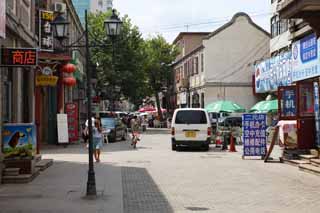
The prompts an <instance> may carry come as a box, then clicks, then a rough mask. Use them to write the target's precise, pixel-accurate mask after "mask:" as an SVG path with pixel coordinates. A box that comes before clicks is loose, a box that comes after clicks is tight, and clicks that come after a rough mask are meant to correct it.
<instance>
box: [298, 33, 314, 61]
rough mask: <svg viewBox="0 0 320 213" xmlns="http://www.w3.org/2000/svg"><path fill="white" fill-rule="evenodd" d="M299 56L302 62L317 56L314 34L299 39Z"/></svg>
mask: <svg viewBox="0 0 320 213" xmlns="http://www.w3.org/2000/svg"><path fill="white" fill-rule="evenodd" d="M300 57H301V61H302V63H308V62H309V61H313V60H315V59H317V58H318V44H317V37H316V35H315V34H311V35H309V36H306V37H304V38H303V39H301V41H300Z"/></svg>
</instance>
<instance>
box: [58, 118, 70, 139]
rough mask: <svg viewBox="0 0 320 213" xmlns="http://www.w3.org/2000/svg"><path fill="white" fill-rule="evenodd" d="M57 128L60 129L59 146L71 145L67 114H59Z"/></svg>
mask: <svg viewBox="0 0 320 213" xmlns="http://www.w3.org/2000/svg"><path fill="white" fill-rule="evenodd" d="M57 127H58V143H59V144H65V143H69V134H68V116H67V114H57Z"/></svg>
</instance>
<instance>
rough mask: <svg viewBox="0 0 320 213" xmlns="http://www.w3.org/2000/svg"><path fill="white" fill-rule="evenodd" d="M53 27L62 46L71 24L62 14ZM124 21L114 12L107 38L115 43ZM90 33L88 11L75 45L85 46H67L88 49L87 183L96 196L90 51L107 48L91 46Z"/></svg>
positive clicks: (91, 193) (108, 23)
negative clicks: (82, 39) (83, 28)
mask: <svg viewBox="0 0 320 213" xmlns="http://www.w3.org/2000/svg"><path fill="white" fill-rule="evenodd" d="M51 25H52V27H53V30H54V32H55V38H56V39H57V40H59V42H60V43H61V44H62V41H63V40H64V39H66V38H68V36H67V32H68V30H67V26H68V25H69V22H68V21H67V20H66V19H65V18H64V17H63V16H62V14H60V15H58V16H57V17H56V18H55V20H54V21H53V22H51ZM121 26H122V21H120V19H119V17H118V16H117V15H116V11H115V10H113V11H112V16H111V18H110V19H107V20H106V21H105V27H106V32H107V36H108V37H109V38H110V39H111V40H112V41H113V40H114V38H115V37H116V36H118V35H119V34H120V33H121V28H122V27H121ZM88 34H89V32H88V13H87V10H85V31H84V35H81V36H80V37H79V40H78V41H76V42H75V43H78V42H79V41H80V40H81V38H82V37H83V36H84V37H85V45H75V43H73V45H71V46H65V47H66V48H74V47H85V48H86V57H85V59H86V74H87V98H88V102H87V119H88V129H89V170H88V181H87V196H96V195H97V190H96V180H95V172H94V165H93V138H92V119H91V117H92V112H91V86H92V85H91V74H92V73H91V69H90V65H91V61H90V50H89V47H99V46H103V47H106V45H99V46H89V35H88Z"/></svg>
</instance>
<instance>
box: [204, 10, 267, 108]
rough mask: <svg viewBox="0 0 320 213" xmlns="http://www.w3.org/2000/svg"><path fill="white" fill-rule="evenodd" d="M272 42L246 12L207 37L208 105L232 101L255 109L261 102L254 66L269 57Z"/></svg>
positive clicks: (206, 72) (205, 70)
mask: <svg viewBox="0 0 320 213" xmlns="http://www.w3.org/2000/svg"><path fill="white" fill-rule="evenodd" d="M235 35H236V37H235ZM269 42H270V35H269V33H267V32H266V31H265V30H263V29H262V28H261V27H259V26H258V25H256V24H255V23H254V22H253V21H252V20H251V18H250V17H249V16H248V15H247V14H245V13H237V14H235V15H234V16H233V18H232V19H231V21H229V22H228V23H226V24H225V25H223V26H222V27H220V28H219V29H217V30H216V31H214V32H213V33H211V34H210V35H209V36H208V37H207V38H205V39H204V41H203V46H204V75H205V78H204V81H205V85H204V88H205V91H204V93H205V104H209V103H211V102H214V101H218V100H229V101H234V102H236V103H238V104H240V105H242V106H244V107H245V108H246V109H248V108H250V107H252V106H253V105H254V104H255V103H256V101H257V99H256V97H255V96H254V94H253V88H252V87H253V82H252V77H253V72H252V67H253V64H254V62H255V61H257V60H261V59H263V58H267V57H268V56H269Z"/></svg>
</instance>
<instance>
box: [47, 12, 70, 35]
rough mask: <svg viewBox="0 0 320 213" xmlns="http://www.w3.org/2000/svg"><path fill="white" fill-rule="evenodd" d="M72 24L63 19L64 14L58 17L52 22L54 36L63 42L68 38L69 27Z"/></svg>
mask: <svg viewBox="0 0 320 213" xmlns="http://www.w3.org/2000/svg"><path fill="white" fill-rule="evenodd" d="M69 24H70V23H69V22H68V21H67V20H66V19H65V18H64V17H63V15H62V14H60V15H58V16H57V17H56V18H55V20H54V21H52V22H51V26H52V27H53V32H54V36H55V38H56V39H58V40H60V41H61V40H63V39H66V38H68V29H67V26H68V25H69Z"/></svg>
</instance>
